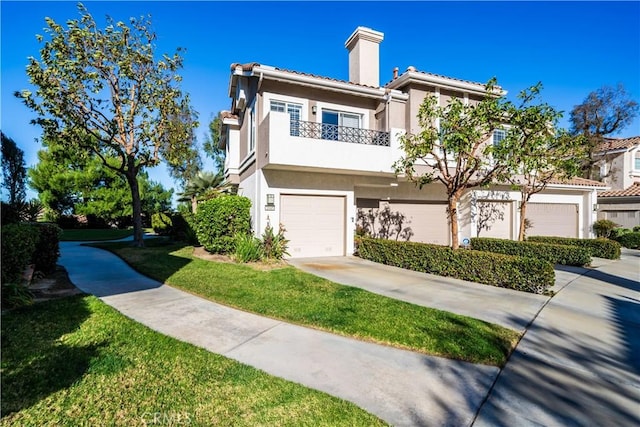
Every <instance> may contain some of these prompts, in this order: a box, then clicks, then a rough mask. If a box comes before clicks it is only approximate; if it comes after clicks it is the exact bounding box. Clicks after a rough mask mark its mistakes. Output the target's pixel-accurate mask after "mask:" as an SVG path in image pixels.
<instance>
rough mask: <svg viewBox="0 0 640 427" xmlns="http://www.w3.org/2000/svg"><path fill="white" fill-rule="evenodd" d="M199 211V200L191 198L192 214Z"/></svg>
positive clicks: (194, 197)
mask: <svg viewBox="0 0 640 427" xmlns="http://www.w3.org/2000/svg"><path fill="white" fill-rule="evenodd" d="M197 211H198V198H197V197H196V196H191V212H192V213H196V212H197Z"/></svg>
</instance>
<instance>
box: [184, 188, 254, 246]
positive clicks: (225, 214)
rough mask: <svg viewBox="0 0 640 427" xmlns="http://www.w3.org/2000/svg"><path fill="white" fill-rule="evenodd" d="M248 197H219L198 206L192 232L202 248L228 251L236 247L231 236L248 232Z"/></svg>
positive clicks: (249, 220) (249, 230) (249, 215)
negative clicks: (194, 229) (194, 226)
mask: <svg viewBox="0 0 640 427" xmlns="http://www.w3.org/2000/svg"><path fill="white" fill-rule="evenodd" d="M250 208H251V200H249V199H248V198H246V197H243V196H220V197H216V198H215V199H211V200H207V201H206V202H203V203H200V204H199V205H198V212H197V214H196V218H197V222H196V235H197V236H198V241H199V242H200V244H201V245H202V246H204V248H205V249H206V250H207V251H209V252H213V253H222V254H230V253H234V252H235V249H236V244H235V238H234V236H235V235H236V234H237V233H240V234H249V233H250V232H251V214H250Z"/></svg>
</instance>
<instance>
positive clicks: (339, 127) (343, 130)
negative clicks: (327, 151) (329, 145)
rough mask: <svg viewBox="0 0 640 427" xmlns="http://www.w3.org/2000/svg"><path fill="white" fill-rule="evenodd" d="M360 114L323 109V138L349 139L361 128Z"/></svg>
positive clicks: (334, 139)
mask: <svg viewBox="0 0 640 427" xmlns="http://www.w3.org/2000/svg"><path fill="white" fill-rule="evenodd" d="M360 122H361V120H360V115H359V114H353V113H343V112H340V111H333V110H322V139H329V140H333V141H348V140H349V137H350V136H352V134H354V133H355V134H356V135H357V131H356V129H359V128H360Z"/></svg>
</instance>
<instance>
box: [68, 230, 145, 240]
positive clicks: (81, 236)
mask: <svg viewBox="0 0 640 427" xmlns="http://www.w3.org/2000/svg"><path fill="white" fill-rule="evenodd" d="M132 234H133V230H118V229H77V230H63V233H62V237H61V238H60V240H61V241H82V242H86V241H91V240H118V239H122V238H123V237H127V236H131V235H132Z"/></svg>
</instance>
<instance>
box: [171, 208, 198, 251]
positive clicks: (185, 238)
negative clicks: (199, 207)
mask: <svg viewBox="0 0 640 427" xmlns="http://www.w3.org/2000/svg"><path fill="white" fill-rule="evenodd" d="M171 223H172V224H173V225H172V227H171V232H170V235H171V238H172V239H173V240H177V241H180V242H186V243H188V244H190V245H198V244H199V243H198V236H196V231H195V228H196V216H195V214H193V213H191V212H176V213H174V214H173V215H171Z"/></svg>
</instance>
